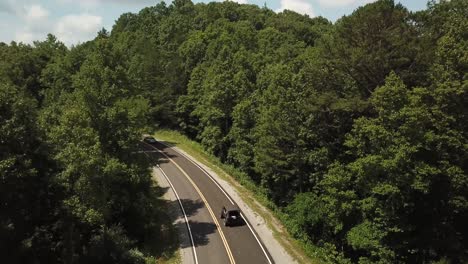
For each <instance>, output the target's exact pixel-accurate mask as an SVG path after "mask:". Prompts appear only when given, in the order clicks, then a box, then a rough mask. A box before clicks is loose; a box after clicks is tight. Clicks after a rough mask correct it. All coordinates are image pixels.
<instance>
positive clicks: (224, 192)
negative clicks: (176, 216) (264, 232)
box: [152, 140, 272, 264]
mask: <svg viewBox="0 0 468 264" xmlns="http://www.w3.org/2000/svg"><path fill="white" fill-rule="evenodd" d="M158 142H159V143H161V144H162V145H164V146H166V147H168V148H171V149H172V150H174V151H175V152H177V153H179V154H180V155H182V156H184V157H185V158H186V159H187V160H189V161H190V162H191V163H192V164H194V165H195V166H196V167H198V168H199V169H200V170H201V171H202V172H203V173H204V174H205V175H206V176H208V178H210V180H211V181H213V183H215V185H216V186H217V187H218V188H219V189H220V190H221V192H222V193H223V194H224V195H225V196H226V198H227V199H228V200H229V201H230V202H231V203H232V204H233V205H234V204H235V203H234V202H233V201H232V199H231V197H230V196H229V195H228V194H227V193H226V191H225V190H224V189H223V188H222V187H221V186H220V185H219V184H218V182H216V180H215V179H214V178H213V176H211V175H210V174H209V173H208V172H207V171H206V170H205V169H203V168H202V167H201V166H200V165H198V164H197V163H196V162H195V161H193V160H192V159H191V158H190V157H188V156H187V155H185V154H184V153H181V152H179V151H177V150H176V149H174V148H172V147H171V146H169V145H168V144H166V143H164V142H162V141H159V140H158ZM152 147H154V146H152ZM154 148H155V149H157V148H156V147H154ZM158 151H160V150H159V149H158ZM241 216H242V218H244V220H245V222H246V224H247V227H248V228H249V230H250V232H251V233H252V235H253V236H254V238H255V240H256V241H257V243H258V245H259V246H260V248H261V249H262V252H263V254H264V255H265V257H266V258H267V260H268V263H270V264H272V261H271V259H270V256H269V255H268V253H267V251H266V249H265V248H264V246H263V244H262V243H261V241H260V239H259V238H258V237H257V235H256V234H255V231H254V230H253V228H252V227H251V226H250V224H249V221H248V220H247V218H245V217H244V215H243V214H242V213H241Z"/></svg>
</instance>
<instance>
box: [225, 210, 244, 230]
mask: <svg viewBox="0 0 468 264" xmlns="http://www.w3.org/2000/svg"><path fill="white" fill-rule="evenodd" d="M221 218H222V219H224V226H235V225H242V224H243V223H244V222H243V221H242V217H241V214H240V210H239V209H238V208H237V207H232V208H226V207H225V206H223V209H222V210H221Z"/></svg>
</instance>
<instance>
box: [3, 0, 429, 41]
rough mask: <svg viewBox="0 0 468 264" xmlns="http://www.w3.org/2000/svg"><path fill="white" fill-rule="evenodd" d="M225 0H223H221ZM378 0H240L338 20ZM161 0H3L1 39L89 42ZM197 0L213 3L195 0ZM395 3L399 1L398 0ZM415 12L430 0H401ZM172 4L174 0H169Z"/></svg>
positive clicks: (278, 10) (424, 6) (279, 9)
mask: <svg viewBox="0 0 468 264" xmlns="http://www.w3.org/2000/svg"><path fill="white" fill-rule="evenodd" d="M218 1H221V0H218ZM374 1H375V0H273V1H271V0H269V1H266V0H237V1H234V2H239V3H248V4H256V5H259V6H263V5H264V4H265V3H266V5H267V6H268V7H269V8H270V9H272V10H275V11H277V12H280V11H281V10H284V9H290V10H293V11H296V12H298V13H302V14H307V15H309V16H311V17H313V16H323V17H326V18H328V19H329V20H331V21H336V20H337V19H338V18H340V17H342V16H343V15H348V14H350V13H352V12H353V10H355V9H356V8H357V7H359V6H361V5H364V4H366V3H370V2H374ZM158 2H160V1H158V0H78V1H77V0H0V42H6V43H9V42H10V41H17V42H24V43H32V41H34V40H43V39H45V36H46V35H47V33H52V34H54V35H55V36H57V37H58V39H59V40H61V41H62V42H64V43H65V44H67V45H68V46H70V45H73V44H77V43H79V42H83V41H87V40H90V39H92V38H94V36H95V35H96V32H97V31H99V30H100V29H101V28H102V27H104V28H106V29H108V30H111V29H112V25H113V24H114V21H115V20H116V19H117V18H118V17H119V16H120V14H122V13H125V12H138V11H139V10H141V9H142V8H144V7H146V6H152V5H155V4H156V3H158ZM193 2H195V3H199V2H209V1H203V0H194V1H193ZM395 2H399V1H398V0H395ZM400 2H401V3H402V4H403V5H404V6H406V7H407V8H408V9H410V10H412V11H417V10H422V9H425V8H426V3H427V0H400ZM166 3H170V1H166Z"/></svg>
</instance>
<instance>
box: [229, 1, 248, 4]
mask: <svg viewBox="0 0 468 264" xmlns="http://www.w3.org/2000/svg"><path fill="white" fill-rule="evenodd" d="M231 1H232V2H237V3H239V4H247V0H231Z"/></svg>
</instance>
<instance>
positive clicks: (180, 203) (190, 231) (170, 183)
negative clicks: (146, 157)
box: [157, 164, 198, 264]
mask: <svg viewBox="0 0 468 264" xmlns="http://www.w3.org/2000/svg"><path fill="white" fill-rule="evenodd" d="M157 166H158V169H159V170H160V171H161V172H162V174H163V175H164V178H166V180H167V182H168V183H169V185H170V186H171V188H172V191H173V192H174V194H175V196H176V197H177V201H178V202H179V206H180V209H181V210H182V213H183V214H184V218H185V224H186V225H187V230H188V233H189V236H190V243H192V250H193V257H194V258H195V264H198V257H197V251H196V250H195V242H194V241H193V236H192V230H191V229H190V224H189V221H188V218H187V214H186V213H185V209H184V206H183V205H182V202H181V201H180V197H179V194H177V191H176V189H175V188H174V185H172V182H171V180H169V177H167V175H166V173H165V172H164V171H163V169H162V168H161V167H160V166H159V164H158V165H157Z"/></svg>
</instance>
